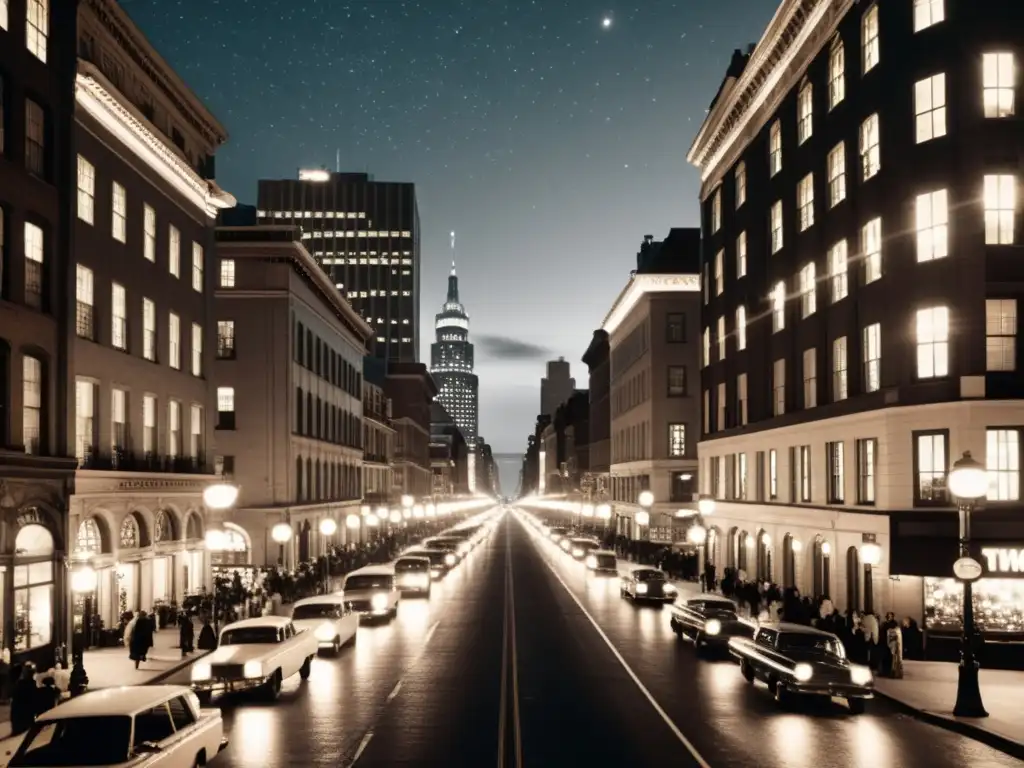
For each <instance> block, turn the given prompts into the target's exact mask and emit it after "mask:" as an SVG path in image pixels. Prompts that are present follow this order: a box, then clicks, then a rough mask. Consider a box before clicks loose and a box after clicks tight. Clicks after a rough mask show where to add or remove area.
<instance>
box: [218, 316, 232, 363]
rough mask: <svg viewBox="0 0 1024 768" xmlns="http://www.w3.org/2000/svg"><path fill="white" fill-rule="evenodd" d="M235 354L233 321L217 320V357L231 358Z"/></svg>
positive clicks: (222, 358) (221, 358)
mask: <svg viewBox="0 0 1024 768" xmlns="http://www.w3.org/2000/svg"><path fill="white" fill-rule="evenodd" d="M234 356H235V321H234V320H218V321H217V357H218V359H220V360H231V359H232V358H234Z"/></svg>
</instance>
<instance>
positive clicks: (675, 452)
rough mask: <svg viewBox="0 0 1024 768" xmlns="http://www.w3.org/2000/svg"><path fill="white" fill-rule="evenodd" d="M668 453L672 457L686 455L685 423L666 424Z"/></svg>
mask: <svg viewBox="0 0 1024 768" xmlns="http://www.w3.org/2000/svg"><path fill="white" fill-rule="evenodd" d="M668 453H669V456H672V457H680V456H685V455H686V425H685V424H669V425H668Z"/></svg>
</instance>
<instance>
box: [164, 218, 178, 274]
mask: <svg viewBox="0 0 1024 768" xmlns="http://www.w3.org/2000/svg"><path fill="white" fill-rule="evenodd" d="M167 270H168V271H169V272H170V273H171V274H172V275H174V276H175V277H181V232H179V231H178V228H177V227H176V226H174V225H173V224H171V225H170V226H169V227H168V228H167Z"/></svg>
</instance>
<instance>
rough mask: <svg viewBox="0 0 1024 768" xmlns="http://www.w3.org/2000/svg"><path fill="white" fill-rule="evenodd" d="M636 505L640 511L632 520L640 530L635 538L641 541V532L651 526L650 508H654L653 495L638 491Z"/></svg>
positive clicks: (648, 492)
mask: <svg viewBox="0 0 1024 768" xmlns="http://www.w3.org/2000/svg"><path fill="white" fill-rule="evenodd" d="M636 503H637V504H639V505H640V511H639V512H637V513H636V516H635V517H634V520H635V521H636V524H637V525H638V526H639V527H640V529H641V530H639V531H637V538H639V539H641V540H642V539H643V538H644V537H643V530H642V529H644V528H646V527H647V526H649V525H650V524H651V507H653V506H654V494H653V493H651V492H650V491H640V495H639V496H637V497H636Z"/></svg>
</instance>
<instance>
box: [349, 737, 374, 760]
mask: <svg viewBox="0 0 1024 768" xmlns="http://www.w3.org/2000/svg"><path fill="white" fill-rule="evenodd" d="M372 738H373V731H367V732H366V734H365V735H364V736H363V740H362V741H360V742H359V746H358V747H356V753H355V754H354V755H353V756H352V765H355V764H356V763H357V762H358V761H359V758H360V757H362V756H363V752H365V751H366V747H367V745H368V744H369V743H370V739H372Z"/></svg>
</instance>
